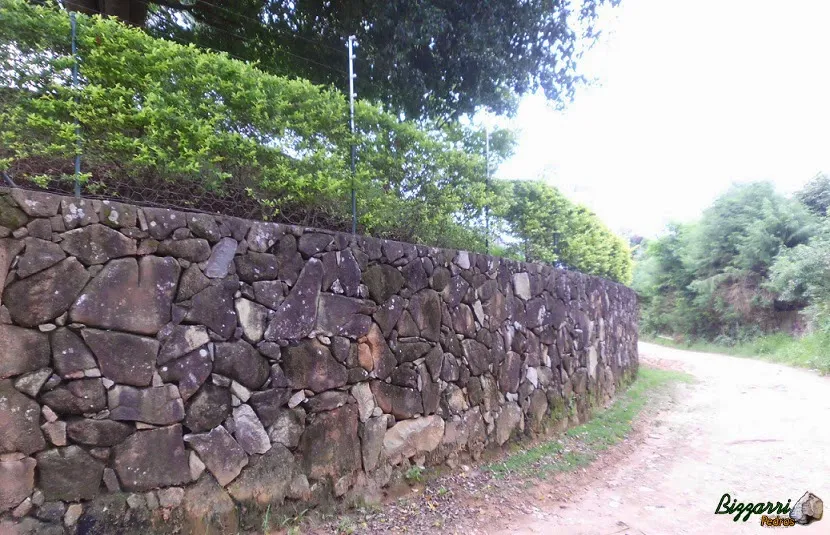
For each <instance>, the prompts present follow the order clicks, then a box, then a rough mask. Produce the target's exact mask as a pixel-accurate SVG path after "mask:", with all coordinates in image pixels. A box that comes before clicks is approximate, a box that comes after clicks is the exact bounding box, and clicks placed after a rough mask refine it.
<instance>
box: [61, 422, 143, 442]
mask: <svg viewBox="0 0 830 535" xmlns="http://www.w3.org/2000/svg"><path fill="white" fill-rule="evenodd" d="M134 431H135V429H134V428H133V426H131V425H129V424H125V423H121V422H116V421H113V420H94V419H91V418H72V419H70V420H67V422H66V435H67V436H68V437H69V439H70V440H71V441H72V442H77V443H78V444H83V445H85V446H97V447H103V448H109V447H110V446H115V445H116V444H120V443H121V442H123V441H124V440H125V439H126V438H127V437H128V436H130V435H132V434H133V432H134Z"/></svg>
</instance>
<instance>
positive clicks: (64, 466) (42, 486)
mask: <svg viewBox="0 0 830 535" xmlns="http://www.w3.org/2000/svg"><path fill="white" fill-rule="evenodd" d="M103 474H104V465H103V464H101V463H100V462H98V461H96V460H95V459H94V458H93V457H92V456H91V455H90V454H88V453H87V452H85V451H84V450H83V449H81V448H80V447H78V446H68V447H66V448H56V449H52V450H48V451H44V452H41V453H38V454H37V487H38V489H39V490H40V491H41V492H43V496H44V498H46V499H47V500H64V501H69V502H75V501H79V500H91V499H92V498H94V497H95V495H96V494H98V488H99V487H100V486H101V477H102V476H103Z"/></svg>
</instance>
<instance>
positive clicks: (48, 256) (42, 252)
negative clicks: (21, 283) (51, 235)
mask: <svg viewBox="0 0 830 535" xmlns="http://www.w3.org/2000/svg"><path fill="white" fill-rule="evenodd" d="M3 241H5V240H3ZM2 255H3V253H2V246H0V256H2ZM64 258H66V253H64V252H63V249H61V247H60V245H58V244H57V243H52V242H50V241H44V240H39V239H37V238H26V252H25V253H24V254H23V255H22V256H21V257H20V260H19V261H18V262H17V276H18V277H20V278H21V279H25V278H26V277H28V276H30V275H34V274H35V273H38V272H40V271H43V270H44V269H46V268H48V267H52V266H54V265H55V264H57V263H58V262H60V261H61V260H63V259H64ZM0 276H2V277H3V278H2V280H6V277H5V276H3V269H2V259H1V258H0Z"/></svg>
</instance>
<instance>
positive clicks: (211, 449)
mask: <svg viewBox="0 0 830 535" xmlns="http://www.w3.org/2000/svg"><path fill="white" fill-rule="evenodd" d="M185 441H186V442H187V444H188V445H189V446H190V447H191V448H193V450H194V451H196V453H198V454H199V458H200V459H202V462H204V463H205V466H206V467H207V469H208V470H210V473H211V474H213V477H215V478H216V480H217V481H218V482H219V484H220V485H222V486H225V485H227V484H228V483H230V482H231V481H233V480H234V479H236V477H237V476H238V475H239V473H240V472H241V471H242V469H243V468H244V467H245V466H246V465H247V464H248V456H247V455H246V454H245V450H243V449H242V446H240V445H239V443H238V442H237V441H236V440H234V438H233V437H232V436H231V435H230V433H228V431H227V430H226V429H225V428H224V427H222V426H221V425H220V426H217V427H215V428H214V429H212V430H211V431H210V432H209V433H202V434H198V435H187V436H186V437H185Z"/></svg>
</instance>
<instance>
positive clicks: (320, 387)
mask: <svg viewBox="0 0 830 535" xmlns="http://www.w3.org/2000/svg"><path fill="white" fill-rule="evenodd" d="M283 353H284V355H283V363H282V368H283V371H284V372H285V376H286V378H287V379H288V382H289V384H290V385H291V387H292V388H294V389H304V388H308V389H311V390H313V391H314V392H322V391H324V390H330V389H332V388H337V387H340V386H343V385H345V384H346V381H347V379H348V372H347V370H346V367H345V366H343V365H342V364H340V363H339V362H337V360H336V359H335V358H334V357H332V356H331V352H330V351H329V348H328V347H326V346H324V345H323V344H321V343H320V342H318V341H317V340H306V341H303V342H301V343H300V344H299V345H296V346H292V347H289V348H288V349H286V350H285V351H284V352H283Z"/></svg>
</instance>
